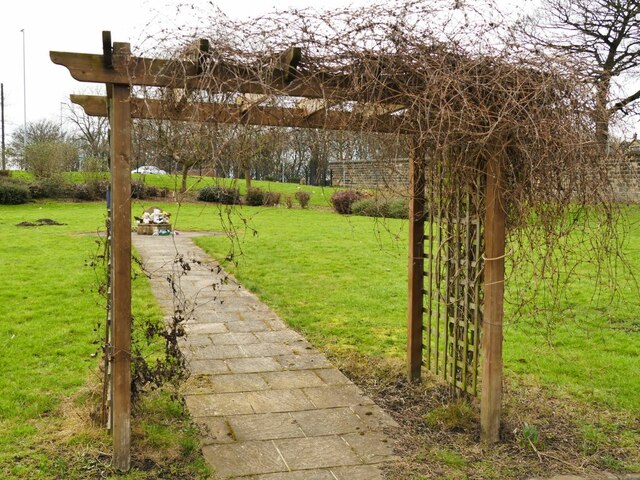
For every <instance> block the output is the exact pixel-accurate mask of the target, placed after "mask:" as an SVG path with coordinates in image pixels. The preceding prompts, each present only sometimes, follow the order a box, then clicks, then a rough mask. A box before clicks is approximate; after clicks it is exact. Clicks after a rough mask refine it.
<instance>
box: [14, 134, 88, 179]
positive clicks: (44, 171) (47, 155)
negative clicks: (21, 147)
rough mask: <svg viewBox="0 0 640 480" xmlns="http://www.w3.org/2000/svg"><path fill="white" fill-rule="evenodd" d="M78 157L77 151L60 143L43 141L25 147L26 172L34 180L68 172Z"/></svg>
mask: <svg viewBox="0 0 640 480" xmlns="http://www.w3.org/2000/svg"><path fill="white" fill-rule="evenodd" d="M77 156H78V149H77V148H76V147H75V146H74V145H72V144H70V143H65V142H61V141H43V142H37V143H32V144H30V145H27V148H26V150H25V162H26V164H27V170H28V171H30V172H31V173H33V174H34V175H35V177H36V178H48V177H53V176H56V175H59V174H60V173H62V172H66V171H69V170H70V169H71V168H72V167H73V165H74V163H75V162H76V159H77Z"/></svg>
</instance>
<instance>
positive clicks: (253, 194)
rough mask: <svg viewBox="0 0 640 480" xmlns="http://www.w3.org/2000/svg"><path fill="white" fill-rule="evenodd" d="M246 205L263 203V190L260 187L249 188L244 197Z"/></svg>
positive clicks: (254, 205) (253, 205)
mask: <svg viewBox="0 0 640 480" xmlns="http://www.w3.org/2000/svg"><path fill="white" fill-rule="evenodd" d="M244 201H245V203H246V204H247V205H251V206H252V207H257V206H260V205H263V204H264V191H263V190H262V189H261V188H249V189H248V190H247V195H246V196H245V197H244Z"/></svg>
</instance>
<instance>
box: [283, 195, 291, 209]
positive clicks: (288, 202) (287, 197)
mask: <svg viewBox="0 0 640 480" xmlns="http://www.w3.org/2000/svg"><path fill="white" fill-rule="evenodd" d="M284 204H285V205H286V207H287V208H293V197H292V196H291V195H285V196H284Z"/></svg>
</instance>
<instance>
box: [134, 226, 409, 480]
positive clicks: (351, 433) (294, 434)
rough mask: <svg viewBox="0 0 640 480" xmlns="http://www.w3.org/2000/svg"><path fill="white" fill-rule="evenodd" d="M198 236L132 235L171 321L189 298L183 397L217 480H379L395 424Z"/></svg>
mask: <svg viewBox="0 0 640 480" xmlns="http://www.w3.org/2000/svg"><path fill="white" fill-rule="evenodd" d="M191 236H192V234H189V233H188V232H187V233H182V234H181V235H180V236H175V237H153V236H137V235H134V236H133V241H134V245H135V246H136V248H137V249H138V252H139V253H140V255H141V257H142V259H143V262H144V263H145V264H146V265H151V267H152V268H151V270H152V276H151V286H152V289H153V291H154V294H155V295H156V297H157V298H158V299H159V303H160V305H161V306H162V308H163V309H164V311H165V315H166V318H171V316H172V315H173V308H174V301H173V299H172V293H171V289H170V286H169V283H168V282H167V281H166V278H167V275H171V274H172V272H177V273H179V274H181V273H182V270H181V269H180V266H179V262H176V261H174V259H175V258H176V256H178V255H181V256H182V259H183V260H184V261H188V262H190V267H191V270H189V271H188V272H187V275H182V276H180V277H179V278H178V284H179V285H180V288H181V290H182V293H183V294H184V298H185V305H182V307H183V308H184V312H186V313H185V316H186V321H185V330H186V332H187V335H186V337H184V338H181V339H180V342H179V345H180V348H181V350H182V352H183V353H184V355H185V357H186V358H187V360H188V365H189V369H190V371H191V378H190V379H189V380H188V381H187V382H186V383H185V385H184V388H183V395H184V398H185V402H186V405H187V408H188V410H189V412H190V414H191V416H192V417H193V418H194V421H195V422H196V424H197V425H198V426H199V427H200V430H201V440H202V444H203V448H202V452H203V454H204V457H205V459H206V461H207V462H208V463H209V465H210V466H211V467H212V469H213V470H214V472H215V473H214V477H213V478H214V479H218V480H222V479H238V480H347V479H348V480H380V479H382V478H383V474H382V471H381V469H380V468H379V464H380V462H383V461H386V460H389V459H393V448H392V444H391V443H390V441H389V440H388V438H387V435H386V431H387V429H390V428H395V427H397V424H396V423H395V422H394V421H393V419H392V418H391V417H390V416H389V415H388V414H387V413H386V412H384V411H383V410H382V409H381V408H380V407H378V406H377V405H375V404H374V402H373V401H371V399H369V398H368V397H366V396H365V395H364V394H363V393H362V391H361V390H360V389H359V388H358V387H356V386H355V385H354V384H353V383H352V382H351V381H350V380H349V379H348V378H347V377H346V376H345V375H343V374H342V373H341V372H340V371H339V370H338V369H337V368H335V367H334V366H333V365H332V364H331V362H329V360H328V359H327V358H326V357H325V355H323V354H322V353H321V352H319V351H318V350H316V349H315V348H314V347H313V346H312V345H311V344H310V343H309V342H307V341H306V340H305V339H304V337H303V336H302V335H300V334H299V333H298V332H295V331H294V330H292V329H290V328H288V327H287V325H286V324H285V323H284V322H283V321H282V320H281V319H280V318H278V316H277V315H276V314H275V313H274V312H273V311H272V310H270V309H269V307H268V306H266V305H265V304H264V303H262V302H261V301H260V300H259V299H258V298H257V297H256V296H255V295H253V294H252V293H251V292H249V291H247V290H246V289H245V288H244V287H242V285H240V284H239V283H238V282H237V281H236V280H235V279H234V278H233V277H232V276H230V275H228V274H227V273H226V272H225V271H224V270H223V269H222V268H221V267H220V266H219V265H218V264H217V263H216V262H214V261H213V260H212V259H211V258H209V257H208V256H206V254H205V253H204V252H203V251H202V250H201V249H199V248H198V247H196V246H195V245H194V244H193V242H192V241H191Z"/></svg>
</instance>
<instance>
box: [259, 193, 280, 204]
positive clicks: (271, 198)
mask: <svg viewBox="0 0 640 480" xmlns="http://www.w3.org/2000/svg"><path fill="white" fill-rule="evenodd" d="M262 204H263V205H264V206H266V207H275V206H276V205H279V204H280V192H265V193H264V200H263V201H262Z"/></svg>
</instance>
